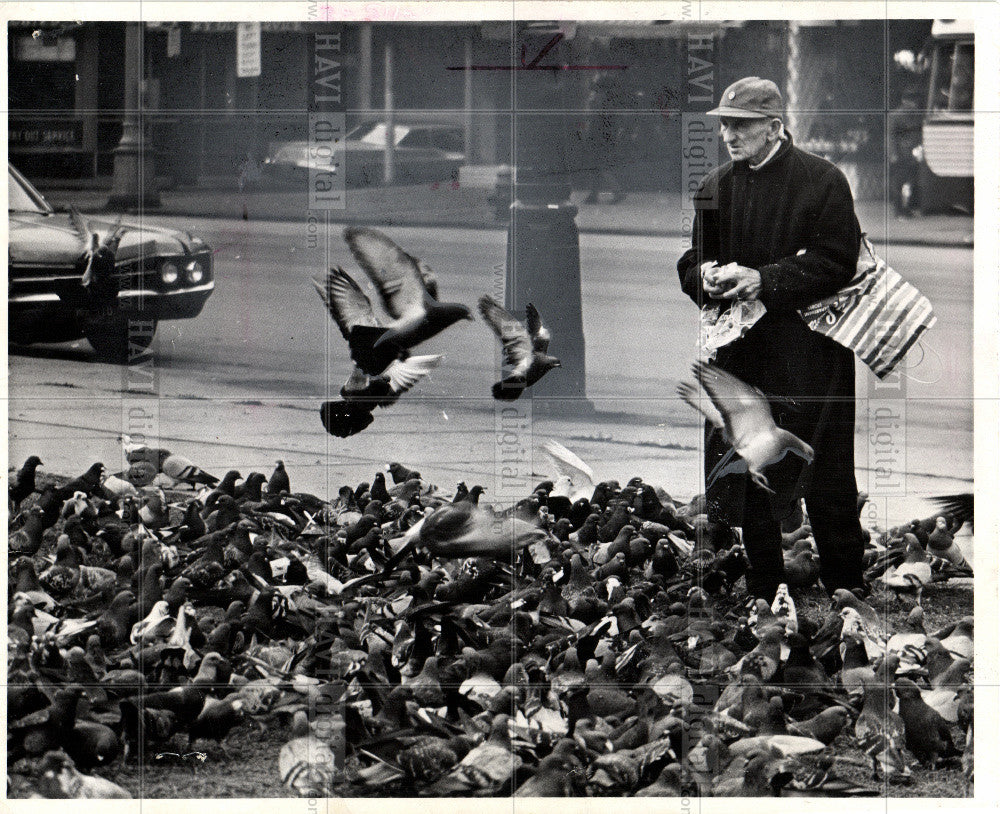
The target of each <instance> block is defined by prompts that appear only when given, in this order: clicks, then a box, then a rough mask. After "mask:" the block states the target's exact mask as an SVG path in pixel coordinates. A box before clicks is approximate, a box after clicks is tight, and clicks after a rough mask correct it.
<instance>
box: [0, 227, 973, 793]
mask: <svg viewBox="0 0 1000 814" xmlns="http://www.w3.org/2000/svg"><path fill="white" fill-rule="evenodd" d="M348 239H349V242H352V243H353V244H355V245H366V244H367V245H369V248H366V249H364V253H366V256H370V254H371V252H372V249H371V248H370V245H371V244H376V245H377V244H379V240H378V239H377V238H374V237H372V235H371V234H370V233H368V232H356V233H351V234H350V235H349V237H348ZM383 246H384V244H383ZM387 250H388V249H387ZM393 251H394V250H393ZM413 262H414V263H415V262H416V261H413ZM372 265H373V267H374V266H376V265H380V264H379V262H378V261H376V262H375V263H373V264H372ZM384 265H391V264H384V263H383V264H381V265H380V267H384ZM331 277H332V282H331V283H329V284H328V285H327V286H326V287H325V289H324V291H326V292H328V295H327V296H328V298H329V300H330V301H334V300H336V301H337V302H339V303H340V304H339V305H337V306H336V307H331V310H333V311H335V312H336V314H340V318H339V319H338V322H340V321H341V320H343V322H344V324H345V325H348V326H350V329H349V330H345V334H346V335H347V336H348V341H349V342H352V348H353V347H356V348H357V351H354V353H355V357H356V358H355V362H356V363H357V364H358V368H359V371H361V373H360V374H359V375H358V377H357V378H359V379H360V378H361V377H362V376H367V377H369V382H368V385H366V386H372V384H373V381H374V380H375V379H374V378H373V377H375V378H377V376H378V375H382V374H381V373H379V374H373V373H370V372H365V370H364V366H366V365H367V364H368V362H367V360H368V359H369V358H371V357H373V356H379V354H382V353H383V347H382V346H379V345H378V340H375V341H371V342H369V341H368V340H367V339H363V338H362V336H359V333H360V334H361V335H363V334H365V333H366V332H365V331H360V332H359V331H358V328H367V327H373V326H371V325H368V324H367V322H370V321H371V320H367V318H366V317H364V316H363V315H361V316H358V313H357V312H349V309H348V307H347V306H346V305H345V304H344V303H345V302H346V301H347V300H350V299H351V298H352V297H353V298H354V300H353V301H354V302H355V303H356V302H358V299H357V295H356V294H350V293H345V292H349V291H350V290H351V285H350V284H349V283H348V282H346V281H345V278H346V275H342V276H341V275H338V274H336V273H335V274H333V275H331ZM348 279H349V278H348ZM379 279H382V280H383V286H382V288H383V290H384V291H388V292H391V291H394V290H397V289H398V290H402V289H403V288H406V287H407V285H410V286H411V287H412V283H406V282H404V281H400V282H399V286H398V287H394V286H393V285H391V284H390V282H389V281H388V280H387V279H385V278H383V277H382V276H379ZM421 285H423V284H421ZM386 296H387V297H388V298H389V299H390V300H392V298H393V297H395V296H396V294H395V293H388V294H386ZM421 296H423V295H422V294H421ZM430 310H431V311H433V307H432V308H431V309H430ZM396 312H397V313H399V314H404V313H406V309H404V308H397V309H396ZM350 314H353V316H351V315H350ZM366 320H367V322H366ZM342 327H343V326H342ZM380 330H383V329H380ZM384 330H386V331H392V332H394V334H395V336H397V337H398V336H401V335H410V336H412V335H413V334H407V333H406V332H407V331H409V330H410V329H409V328H407V327H405V325H403V324H402V323H401V322H400V323H394V324H393V327H390V328H386V329H384ZM369 338H370V337H369ZM406 341H407V342H408V341H409V340H406ZM393 347H394V348H395V346H393ZM404 356H405V354H402V355H401V354H399V353H398V352H397V350H396V349H392V350H391V352H390V353H389V354H388V355H387V356H381V357H380V358H389V360H390V361H389V362H388V367H390V368H391V367H392V365H393V364H404V365H405V364H406V362H407V359H405V358H403V357H404ZM423 364H426V363H423ZM368 370H374V367H368ZM397 372H398V371H397ZM386 375H387V376H388V377H389V381H390V385H389V386H390V388H391V387H392V384H391V380H392V375H393V374H386ZM352 378H354V377H352ZM526 378H527V377H525V379H526ZM345 401H346V402H348V403H349V402H350V398H349V397H347V396H345ZM723 423H724V424H725V423H727V419H723ZM765 429H766V428H765ZM733 433H734V435H735V436H739V435H740V432H739V430H736V429H735V428H734V429H733ZM122 445H123V454H124V456H125V459H126V460H127V462H128V466H127V467H126V468H124V469H123V470H122V471H121V472H118V473H114V474H108V473H107V472H106V470H105V468H104V467H103V465H102V464H100V463H95V464H94V465H93V466H92V467H91V468H90V469H88V470H87V471H86V472H85V473H84V474H83V475H81V476H80V477H78V478H75V479H73V480H71V481H69V482H68V483H60V482H59V481H57V480H56V479H54V478H52V477H51V476H42V475H39V476H38V477H37V478H36V470H37V468H38V467H39V466H40V465H41V461H39V459H38V458H37V457H35V456H32V457H31V458H29V459H28V460H27V461H26V462H25V463H24V465H23V466H22V467H21V468H20V470H18V471H16V472H14V473H12V474H11V477H10V492H9V497H10V507H11V517H12V518H13V519H12V522H11V526H10V530H9V539H8V553H9V561H10V576H9V582H10V592H9V597H10V598H9V606H8V640H9V652H8V666H9V673H8V684H7V711H8V724H7V750H8V760H7V765H8V775H7V783H8V796H11V797H25V796H27V797H32V796H34V797H38V796H42V797H68V798H79V797H90V798H114V797H126V796H128V794H127V792H126V791H125V790H124V789H123V788H122V787H121V786H119V785H117V784H116V783H114V782H112V779H109V778H115V777H119V778H120V777H122V776H125V775H128V774H129V773H131V772H135V773H138V772H140V771H141V769H140V767H139V766H138V765H137V764H157V763H161V764H162V763H168V762H173V763H178V764H182V765H185V766H188V767H190V769H191V771H195V772H197V771H198V768H199V766H201V765H202V764H204V763H208V762H217V761H222V760H226V759H227V757H233V756H232V755H229V752H228V750H227V738H228V737H229V735H230V733H232V732H234V731H240V730H241V729H245V728H247V727H254V726H257V727H259V728H260V729H261V730H265V729H266V730H267V731H268V732H272V733H273V732H275V731H277V732H282V733H285V735H284V736H283V739H282V742H281V745H280V746H276V747H275V754H274V762H273V764H272V765H271V767H270V771H271V772H272V775H271V776H272V778H273V783H274V784H275V786H276V787H281V786H284V787H285V788H284V791H285V792H286V793H287V794H288V795H303V796H310V797H316V796H352V795H356V794H364V795H368V796H370V795H372V794H386V795H403V796H431V797H436V796H453V795H459V796H496V795H516V796H574V795H580V796H584V795H587V796H602V795H612V796H631V795H635V796H674V797H677V796H682V795H685V796H686V795H692V794H697V795H703V796H708V795H714V796H789V795H799V796H819V795H829V796H853V795H881V794H885V793H889V794H891V793H893V789H894V788H897V787H898V786H897V784H903V783H907V782H910V781H911V780H912V777H913V774H914V771H915V769H916V767H917V766H918V764H919V765H923V766H928V767H943V768H945V769H948V768H951V769H953V770H954V773H955V776H956V777H959V778H961V777H962V776H963V775H964V777H965V778H967V781H968V782H969V783H971V781H972V778H973V768H972V755H973V732H972V710H973V686H972V684H971V671H972V661H973V650H974V647H973V622H972V617H963V618H960V619H954V620H952V622H951V623H949V624H948V625H946V626H943V627H942V628H940V629H937V630H925V629H924V626H923V607H922V605H921V600H922V596H923V591H924V590H925V589H927V588H929V587H930V586H933V585H934V584H935V583H938V582H940V581H942V580H946V579H949V578H951V577H954V576H968V575H970V574H971V569H969V567H968V564H967V563H966V562H965V561H964V559H963V558H962V557H961V552H960V551H958V548H957V546H956V545H955V542H954V534H955V533H956V532H957V531H958V529H959V528H960V527H961V526H962V525H963V524H964V523H971V522H972V506H971V497H970V496H964V495H957V496H953V497H951V498H948V499H945V500H944V502H943V504H942V509H941V511H940V512H939V513H938V514H935V515H934V516H931V517H929V518H927V519H926V520H919V521H913V522H912V523H910V524H907V525H906V526H903V527H900V528H894V529H890V530H888V531H885V532H882V533H877V534H874V535H873V536H872V539H871V540H870V541H869V544H868V549H867V551H866V564H867V568H868V571H867V577H868V579H869V580H871V584H872V585H873V587H874V590H875V593H873V594H872V595H871V596H869V597H867V600H866V598H864V597H861V596H858V595H855V594H854V593H851V592H849V591H844V590H838V591H836V592H834V594H833V596H832V603H833V604H832V606H830V609H829V610H828V611H824V610H822V609H821V606H820V605H817V604H816V603H815V602H812V603H811V604H810V600H809V597H810V596H813V597H815V596H818V595H819V593H818V590H817V589H815V588H814V587H812V586H813V584H814V583H815V581H816V578H817V569H816V568H815V551H814V547H813V544H812V540H811V535H810V528H809V526H808V519H807V518H803V523H802V525H801V526H800V527H799V528H797V529H794V530H791V531H789V532H788V533H787V534H786V535H785V538H784V545H785V548H786V564H787V569H786V578H787V580H788V585H787V586H785V587H783V588H782V589H781V590H779V592H778V595H777V596H776V597H775V598H774V601H773V602H772V603H770V604H769V603H768V602H767V601H765V600H762V599H755V598H753V597H747V596H745V594H744V592H743V590H742V583H740V578H741V576H742V575H743V574H744V573H745V570H746V567H747V563H746V559H745V556H744V554H743V551H742V548H741V545H740V542H739V535H738V533H737V532H736V531H735V530H733V529H731V528H729V527H727V526H724V525H720V524H716V523H712V522H710V521H708V520H707V518H706V516H705V514H704V499H703V498H700V497H698V498H695V499H694V500H692V501H691V502H689V503H686V504H684V503H680V502H678V501H675V500H673V499H672V498H671V497H670V496H669V495H668V494H667V493H666V492H664V491H663V490H662V489H660V488H657V487H654V486H652V485H650V484H648V483H645V482H644V481H643V480H642V479H641V478H638V477H635V478H632V479H631V480H630V481H628V483H627V484H626V485H624V486H621V485H620V484H619V483H617V482H613V481H608V482H602V483H594V482H593V481H594V477H593V473H592V472H591V471H590V469H589V467H588V466H587V465H586V464H585V463H584V462H583V461H581V460H580V459H579V458H577V457H576V456H575V455H573V453H572V452H570V451H569V450H567V449H565V448H564V447H562V446H561V445H559V444H557V443H555V442H548V443H547V444H546V445H545V452H546V453H547V455H548V458H549V460H551V463H552V470H551V475H552V477H551V479H548V480H544V481H542V482H540V483H539V484H538V485H537V486H536V487H535V489H534V490H533V491H532V492H531V493H530V494H527V495H525V496H524V498H523V499H522V500H521V501H519V502H518V503H517V504H516V505H513V506H512V507H510V508H508V509H504V510H499V509H495V508H493V507H491V506H489V505H487V503H486V502H485V501H484V500H482V495H483V492H484V489H483V488H482V487H481V486H477V485H474V486H473V487H472V488H467V486H466V484H464V483H460V484H459V485H458V490H457V492H454V493H453V492H452V491H451V490H448V491H447V492H445V491H443V490H441V489H438V488H436V487H435V486H433V485H432V484H430V483H429V482H428V481H427V480H426V479H424V478H422V477H421V476H420V473H418V472H416V471H412V470H410V469H408V468H407V467H406V466H403V465H401V464H398V463H393V464H390V465H389V466H388V467H387V470H388V473H389V479H388V480H387V478H386V473H383V472H378V473H376V474H375V476H374V478H373V479H372V481H371V482H370V483H362V484H360V485H359V486H357V487H350V486H343V487H342V488H341V489H340V490H339V492H338V493H337V495H335V496H332V497H331V498H330V499H325V498H321V497H318V496H316V495H312V494H306V493H302V492H296V491H293V489H292V486H291V483H290V479H289V473H288V472H287V471H286V469H285V467H284V465H283V464H282V463H281V462H280V461H279V462H278V465H277V467H276V468H275V470H274V472H273V473H272V474H271V475H270V477H268V476H266V475H264V474H263V473H259V472H254V473H250V474H249V475H248V476H247V477H246V478H245V479H244V478H242V477H241V475H240V473H238V472H236V471H230V472H228V473H227V474H226V475H225V477H223V478H222V480H218V479H217V478H215V477H213V476H212V475H209V474H208V473H207V472H205V471H204V470H203V469H201V468H200V467H199V466H198V465H196V464H195V463H194V462H192V461H190V460H189V459H187V458H185V457H184V456H182V455H178V454H176V453H172V452H171V451H169V450H166V449H152V448H148V447H145V446H142V445H139V444H135V443H133V442H132V441H131V440H130V439H128V438H123V439H122ZM862 502H863V501H862V500H859V505H860V504H861V503H862ZM882 588H885V592H884V593H883V592H882ZM894 593H895V594H896V596H894V595H893V594H894ZM876 597H878V599H876ZM796 599H798V606H797V604H796ZM810 607H811V608H812V609H811V610H809V609H808V608H810ZM911 607H912V610H911V611H910V612H909V614H908V616H907V617H906V621H905V624H902V625H901V626H896V629H890V626H889V625H888V622H887V619H888V618H889V616H888V614H887V612H886V611H887V609H893V611H894V613H895V614H896V616H897V617H898V618H902V614H901V612H900V611H901V610H902V612H905V611H906V610H907V609H908V608H911ZM229 748H231V747H229ZM178 793H182V792H178Z"/></svg>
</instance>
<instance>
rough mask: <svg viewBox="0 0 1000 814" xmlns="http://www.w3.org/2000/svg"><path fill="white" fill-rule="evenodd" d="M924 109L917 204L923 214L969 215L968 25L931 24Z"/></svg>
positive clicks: (971, 42) (971, 52) (971, 67)
mask: <svg viewBox="0 0 1000 814" xmlns="http://www.w3.org/2000/svg"><path fill="white" fill-rule="evenodd" d="M924 56H925V59H926V64H927V68H928V79H929V81H928V86H927V105H926V108H925V110H924V114H923V125H922V127H921V143H920V144H919V145H918V146H917V147H915V148H914V158H915V159H916V160H917V163H918V170H917V176H916V182H917V189H916V190H915V193H916V199H917V200H916V202H915V203H916V205H917V207H918V208H919V209H920V210H921V211H922V212H943V211H956V210H957V211H961V212H968V213H971V212H972V198H973V194H972V192H973V181H972V178H973V154H974V149H973V139H972V132H973V119H974V111H973V80H974V78H975V39H974V36H973V24H972V21H971V20H935V21H934V24H933V26H932V28H931V38H930V40H929V41H928V43H927V45H926V46H925V49H924Z"/></svg>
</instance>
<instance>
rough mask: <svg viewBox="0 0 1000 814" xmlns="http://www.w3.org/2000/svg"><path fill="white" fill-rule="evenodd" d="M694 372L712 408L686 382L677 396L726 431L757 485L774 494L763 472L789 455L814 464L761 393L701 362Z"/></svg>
mask: <svg viewBox="0 0 1000 814" xmlns="http://www.w3.org/2000/svg"><path fill="white" fill-rule="evenodd" d="M692 369H693V370H694V375H695V378H697V379H698V383H699V384H700V385H701V386H702V387H703V388H704V389H705V392H706V393H708V396H709V399H710V400H711V404H705V403H704V400H703V399H701V398H699V393H698V391H697V390H696V389H695V388H694V387H693V386H692V385H691V384H689V383H687V382H681V384H680V385H678V387H677V392H678V395H680V397H681V398H682V399H684V401H686V402H687V403H688V404H690V405H691V406H692V407H694V408H695V409H696V410H698V411H699V412H700V413H702V414H703V415H704V416H705V418H706V419H708V421H709V422H711V423H712V424H714V425H715V426H716V427H719V428H720V429H722V430H723V432H724V434H725V438H726V440H727V441H728V442H729V444H731V445H732V447H733V450H734V451H735V453H736V454H737V455H739V456H740V458H742V459H743V462H744V463H745V464H746V467H747V470H748V471H749V472H750V477H751V479H752V480H753V481H754V483H756V484H757V485H758V486H760V487H762V488H764V489H766V490H767V491H769V492H771V493H772V494H773V492H774V490H773V489H771V487H770V485H769V484H768V481H767V477H766V476H765V475H764V472H763V470H764V468H765V467H767V466H770V465H771V464H776V463H778V461H780V460H781V459H782V458H784V457H785V456H786V455H787V454H788V453H792V454H793V455H798V456H799V457H800V458H804V459H805V461H806V463H807V464H809V463H812V460H813V457H814V453H813V449H812V447H811V446H809V445H808V444H807V443H805V441H803V440H802V439H800V438H798V437H797V436H795V435H793V434H792V433H790V432H788V430H783V429H781V428H780V427H779V426H778V425H777V424H775V423H774V417H773V416H772V415H771V406H770V404H769V403H768V400H767V396H765V395H764V394H763V393H762V392H761V391H760V390H758V389H757V388H755V387H751V386H750V385H748V384H746V383H745V382H742V381H740V380H739V379H738V378H736V377H735V376H733V375H732V374H731V373H727V372H726V371H724V370H722V369H720V368H718V367H715V366H714V365H708V364H705V363H704V362H701V361H698V362H695V363H694V365H693V368H692Z"/></svg>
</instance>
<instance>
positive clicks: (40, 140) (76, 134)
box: [7, 118, 83, 151]
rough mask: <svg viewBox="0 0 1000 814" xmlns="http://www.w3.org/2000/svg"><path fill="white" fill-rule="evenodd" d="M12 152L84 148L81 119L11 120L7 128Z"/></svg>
mask: <svg viewBox="0 0 1000 814" xmlns="http://www.w3.org/2000/svg"><path fill="white" fill-rule="evenodd" d="M7 144H8V146H9V148H10V150H11V151H17V150H60V149H63V150H65V149H79V148H81V147H82V146H83V121H82V120H80V119H69V120H66V119H21V120H18V119H13V118H12V119H11V120H10V122H9V123H8V126H7Z"/></svg>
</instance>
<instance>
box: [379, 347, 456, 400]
mask: <svg viewBox="0 0 1000 814" xmlns="http://www.w3.org/2000/svg"><path fill="white" fill-rule="evenodd" d="M441 359H442V356H441V355H440V354H434V355H431V356H411V357H409V358H408V359H405V360H401V359H397V360H396V361H395V362H393V363H392V364H391V365H389V367H387V368H386V370H385V374H384V375H385V376H387V377H388V378H389V387H390V388H391V389H392V392H393V393H395V394H397V395H399V394H400V393H405V392H406V391H407V390H409V389H410V388H411V387H413V385H415V384H416V383H417V382H419V381H420V380H421V379H422V378H423V377H424V376H426V375H427V374H428V373H430V372H431V371H432V370H433V369H434V368H436V367H437V366H438V364H439V363H440V362H441Z"/></svg>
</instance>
